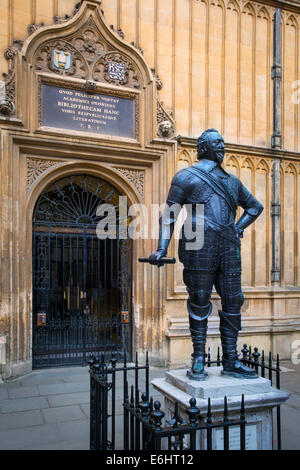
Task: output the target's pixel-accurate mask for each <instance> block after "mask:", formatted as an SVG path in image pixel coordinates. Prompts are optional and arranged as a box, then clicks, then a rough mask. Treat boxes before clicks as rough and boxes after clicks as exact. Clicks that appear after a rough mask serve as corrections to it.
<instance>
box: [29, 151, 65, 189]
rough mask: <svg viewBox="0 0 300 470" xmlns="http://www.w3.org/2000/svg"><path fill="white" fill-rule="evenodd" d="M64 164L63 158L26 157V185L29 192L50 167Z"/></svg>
mask: <svg viewBox="0 0 300 470" xmlns="http://www.w3.org/2000/svg"><path fill="white" fill-rule="evenodd" d="M60 165H64V162H63V161H61V160H49V159H44V158H32V157H27V158H26V167H27V176H26V185H27V192H29V191H30V189H31V188H32V186H33V184H34V182H35V181H36V180H37V179H38V178H39V177H40V176H41V175H42V174H43V173H45V172H46V171H47V170H49V168H52V167H57V166H60Z"/></svg>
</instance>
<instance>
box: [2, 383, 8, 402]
mask: <svg viewBox="0 0 300 470" xmlns="http://www.w3.org/2000/svg"><path fill="white" fill-rule="evenodd" d="M4 387H5V385H4V386H0V401H1V400H7V398H8V389H7V388H4Z"/></svg>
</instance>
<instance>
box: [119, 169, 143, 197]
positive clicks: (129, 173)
mask: <svg viewBox="0 0 300 470" xmlns="http://www.w3.org/2000/svg"><path fill="white" fill-rule="evenodd" d="M115 169H116V170H117V171H118V172H120V173H122V175H123V176H125V178H127V179H128V180H129V181H130V183H132V184H133V186H134V187H135V189H136V191H137V192H138V194H139V195H140V197H141V200H142V201H143V202H144V199H145V172H144V170H136V169H132V168H122V167H115Z"/></svg>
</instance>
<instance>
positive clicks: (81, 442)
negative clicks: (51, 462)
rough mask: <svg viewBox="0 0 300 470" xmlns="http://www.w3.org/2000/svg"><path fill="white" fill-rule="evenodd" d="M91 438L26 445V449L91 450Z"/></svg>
mask: <svg viewBox="0 0 300 470" xmlns="http://www.w3.org/2000/svg"><path fill="white" fill-rule="evenodd" d="M89 449H90V441H89V438H87V437H85V439H78V440H74V439H73V440H72V439H71V440H69V441H63V442H61V441H60V442H54V443H51V444H41V445H36V446H30V447H28V448H27V447H25V448H24V450H89Z"/></svg>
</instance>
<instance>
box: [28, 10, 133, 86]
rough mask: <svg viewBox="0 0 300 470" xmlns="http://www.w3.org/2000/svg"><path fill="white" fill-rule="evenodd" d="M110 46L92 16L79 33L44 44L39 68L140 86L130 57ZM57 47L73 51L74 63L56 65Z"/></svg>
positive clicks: (38, 58)
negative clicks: (113, 49)
mask: <svg viewBox="0 0 300 470" xmlns="http://www.w3.org/2000/svg"><path fill="white" fill-rule="evenodd" d="M118 31H119V30H118ZM118 31H117V32H118ZM119 33H120V31H119V32H118V34H119ZM120 35H121V33H120ZM109 48H110V46H109V45H108V44H107V42H106V40H105V39H104V38H103V37H102V36H101V35H100V34H99V29H98V27H97V25H96V24H95V21H94V20H93V18H90V19H89V20H88V21H87V22H86V23H85V25H83V26H82V27H81V29H80V30H79V31H77V32H76V33H75V34H74V33H73V34H72V35H70V36H69V37H66V38H64V39H60V40H50V41H48V42H46V43H45V44H43V45H42V46H41V47H40V49H39V50H38V52H37V54H36V59H35V70H41V71H49V70H50V71H51V72H54V73H56V74H59V75H65V76H73V77H77V78H81V79H82V78H83V79H86V80H92V81H95V82H99V81H100V82H108V83H111V84H113V85H125V86H127V87H131V88H139V87H140V83H139V79H138V74H137V71H136V70H135V67H134V65H133V64H132V62H131V61H130V60H129V58H128V57H126V56H124V55H123V54H120V53H119V52H117V51H112V50H109ZM54 49H58V50H61V51H63V52H69V53H70V54H71V66H70V67H69V68H68V69H64V68H58V67H56V66H55V65H54V62H53V51H54Z"/></svg>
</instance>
